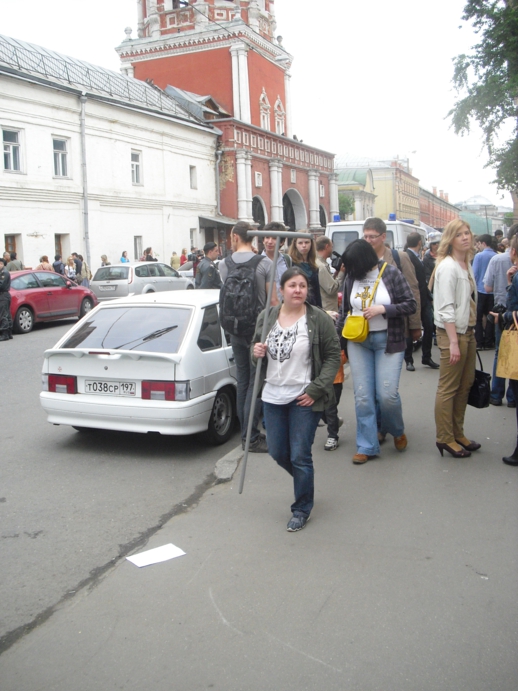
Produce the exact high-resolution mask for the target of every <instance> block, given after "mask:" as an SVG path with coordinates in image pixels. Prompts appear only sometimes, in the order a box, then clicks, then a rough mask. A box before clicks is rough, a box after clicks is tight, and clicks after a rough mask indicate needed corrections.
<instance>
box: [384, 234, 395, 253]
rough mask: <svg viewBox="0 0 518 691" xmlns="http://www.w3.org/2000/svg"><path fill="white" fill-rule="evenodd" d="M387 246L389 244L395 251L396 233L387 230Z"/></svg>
mask: <svg viewBox="0 0 518 691" xmlns="http://www.w3.org/2000/svg"><path fill="white" fill-rule="evenodd" d="M385 244H387V245H388V246H389V247H390V248H392V249H394V247H395V245H394V233H393V232H392V231H391V230H387V239H386V240H385Z"/></svg>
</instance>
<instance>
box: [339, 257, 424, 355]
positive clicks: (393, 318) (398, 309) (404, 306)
mask: <svg viewBox="0 0 518 691" xmlns="http://www.w3.org/2000/svg"><path fill="white" fill-rule="evenodd" d="M382 266H383V261H380V262H379V264H378V268H379V269H381V267H382ZM381 280H382V281H383V283H384V284H385V288H386V289H387V292H388V294H389V296H390V303H391V304H390V305H385V314H384V315H383V317H385V319H386V320H387V349H386V351H385V352H386V353H400V352H401V351H403V350H405V348H406V338H405V321H406V319H405V317H407V316H409V315H410V314H414V313H415V311H416V309H417V302H416V300H415V298H414V296H413V295H412V291H411V290H410V286H409V285H408V283H407V280H406V278H405V277H404V276H403V274H402V273H401V271H400V270H399V269H398V268H397V267H396V266H391V265H390V264H387V266H386V268H385V271H384V272H383V276H382V277H381ZM353 283H354V281H353V279H351V278H348V277H346V278H345V281H344V285H343V299H342V310H341V314H340V318H339V319H338V320H337V328H338V333H339V335H341V334H342V329H343V325H344V323H345V319H346V317H347V314H348V312H349V310H350V309H351V304H350V302H349V295H350V293H351V289H352V286H353Z"/></svg>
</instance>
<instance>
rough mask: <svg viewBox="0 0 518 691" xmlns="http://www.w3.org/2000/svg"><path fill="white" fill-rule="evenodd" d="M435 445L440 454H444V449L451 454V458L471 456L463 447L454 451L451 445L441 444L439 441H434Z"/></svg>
mask: <svg viewBox="0 0 518 691" xmlns="http://www.w3.org/2000/svg"><path fill="white" fill-rule="evenodd" d="M435 446H436V447H437V448H438V449H439V451H440V453H441V456H443V455H444V452H445V451H447V452H448V453H450V454H451V455H452V456H453V458H467V457H468V456H471V452H470V451H466V450H465V449H461V450H460V451H455V449H452V448H451V446H448V444H443V443H442V442H440V441H436V442H435Z"/></svg>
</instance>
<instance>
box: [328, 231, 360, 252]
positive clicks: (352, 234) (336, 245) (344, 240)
mask: <svg viewBox="0 0 518 691" xmlns="http://www.w3.org/2000/svg"><path fill="white" fill-rule="evenodd" d="M359 237H362V236H361V235H360V234H359V232H358V231H357V230H335V231H334V233H333V249H334V251H335V252H338V254H343V253H344V252H345V248H346V247H347V245H350V244H351V242H353V241H354V240H358V238H359Z"/></svg>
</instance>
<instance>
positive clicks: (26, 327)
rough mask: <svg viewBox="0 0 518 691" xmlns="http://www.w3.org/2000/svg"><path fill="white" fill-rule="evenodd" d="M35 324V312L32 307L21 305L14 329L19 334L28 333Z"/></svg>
mask: <svg viewBox="0 0 518 691" xmlns="http://www.w3.org/2000/svg"><path fill="white" fill-rule="evenodd" d="M33 326H34V314H33V313H32V310H31V308H30V307H20V309H19V310H18V312H16V316H15V318H14V322H13V331H14V332H15V333H17V334H28V333H30V332H31V331H32V328H33Z"/></svg>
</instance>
